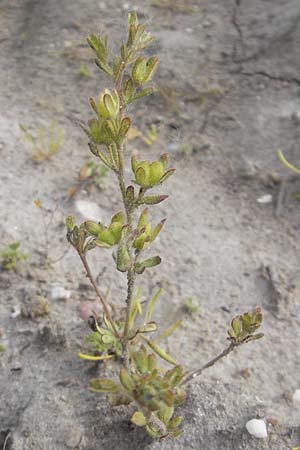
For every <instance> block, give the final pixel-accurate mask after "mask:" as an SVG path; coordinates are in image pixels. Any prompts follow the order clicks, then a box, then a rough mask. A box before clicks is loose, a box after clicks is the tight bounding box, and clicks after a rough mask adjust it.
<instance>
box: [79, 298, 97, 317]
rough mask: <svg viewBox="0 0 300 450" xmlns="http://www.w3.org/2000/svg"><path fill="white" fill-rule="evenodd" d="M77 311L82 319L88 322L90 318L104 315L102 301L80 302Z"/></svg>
mask: <svg viewBox="0 0 300 450" xmlns="http://www.w3.org/2000/svg"><path fill="white" fill-rule="evenodd" d="M77 311H78V314H79V316H80V317H81V319H83V320H88V318H89V317H91V316H93V317H99V316H101V315H102V314H103V306H102V305H101V303H100V301H98V300H96V301H88V300H85V301H83V302H80V303H79V305H78V307H77Z"/></svg>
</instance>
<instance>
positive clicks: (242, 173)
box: [236, 158, 258, 180]
mask: <svg viewBox="0 0 300 450" xmlns="http://www.w3.org/2000/svg"><path fill="white" fill-rule="evenodd" d="M257 172H258V170H257V167H256V166H255V164H254V163H253V162H252V161H249V160H248V159H246V158H241V160H240V162H239V164H238V166H237V168H236V173H237V175H238V176H239V177H240V178H244V179H247V180H250V179H253V178H255V177H256V175H257Z"/></svg>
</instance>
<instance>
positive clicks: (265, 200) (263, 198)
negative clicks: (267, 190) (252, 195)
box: [256, 194, 273, 205]
mask: <svg viewBox="0 0 300 450" xmlns="http://www.w3.org/2000/svg"><path fill="white" fill-rule="evenodd" d="M272 199H273V197H272V195H271V194H265V195H262V196H261V197H258V198H257V199H256V201H257V203H261V204H262V205H266V204H268V203H271V202H272Z"/></svg>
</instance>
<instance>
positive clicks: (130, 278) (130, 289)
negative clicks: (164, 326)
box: [115, 61, 135, 341]
mask: <svg viewBox="0 0 300 450" xmlns="http://www.w3.org/2000/svg"><path fill="white" fill-rule="evenodd" d="M125 66H126V64H125V62H124V61H122V63H121V67H120V70H119V74H118V77H117V79H116V83H115V86H116V91H117V92H118V95H119V98H120V103H121V107H120V121H121V120H122V118H123V116H124V113H125V107H126V105H125V103H124V98H123V92H122V79H123V74H124V69H125ZM118 156H119V171H118V181H119V186H120V191H121V194H122V200H123V205H124V209H125V212H126V217H127V223H128V225H131V224H132V211H131V207H130V205H128V203H127V200H126V186H125V180H124V146H123V144H119V145H118ZM130 253H131V257H132V249H131V251H130ZM134 285H135V271H134V262H132V266H131V268H130V269H129V270H128V272H127V297H126V319H125V326H124V336H123V339H124V340H125V341H126V339H127V336H128V332H129V322H130V312H131V304H132V299H133V293H134Z"/></svg>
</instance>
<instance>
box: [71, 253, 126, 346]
mask: <svg viewBox="0 0 300 450" xmlns="http://www.w3.org/2000/svg"><path fill="white" fill-rule="evenodd" d="M78 253H79V256H80V259H81V261H82V264H83V265H84V268H85V270H86V274H87V276H88V278H89V280H90V282H91V284H92V286H93V288H94V289H95V292H96V294H97V296H98V298H99V300H100V302H101V304H102V306H103V310H104V312H105V315H106V317H107V319H108V320H109V322H110V324H111V326H112V328H113V330H114V333H115V335H116V336H117V337H118V338H119V339H121V335H120V333H119V331H118V330H117V328H116V325H115V323H114V321H113V319H112V317H111V314H110V311H109V308H108V305H107V303H106V301H105V299H104V297H103V295H102V294H101V292H100V290H99V288H98V286H97V284H96V281H95V279H94V277H93V275H92V272H91V269H90V266H89V264H88V262H87V259H86V257H85V255H83V254H82V253H81V252H78Z"/></svg>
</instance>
